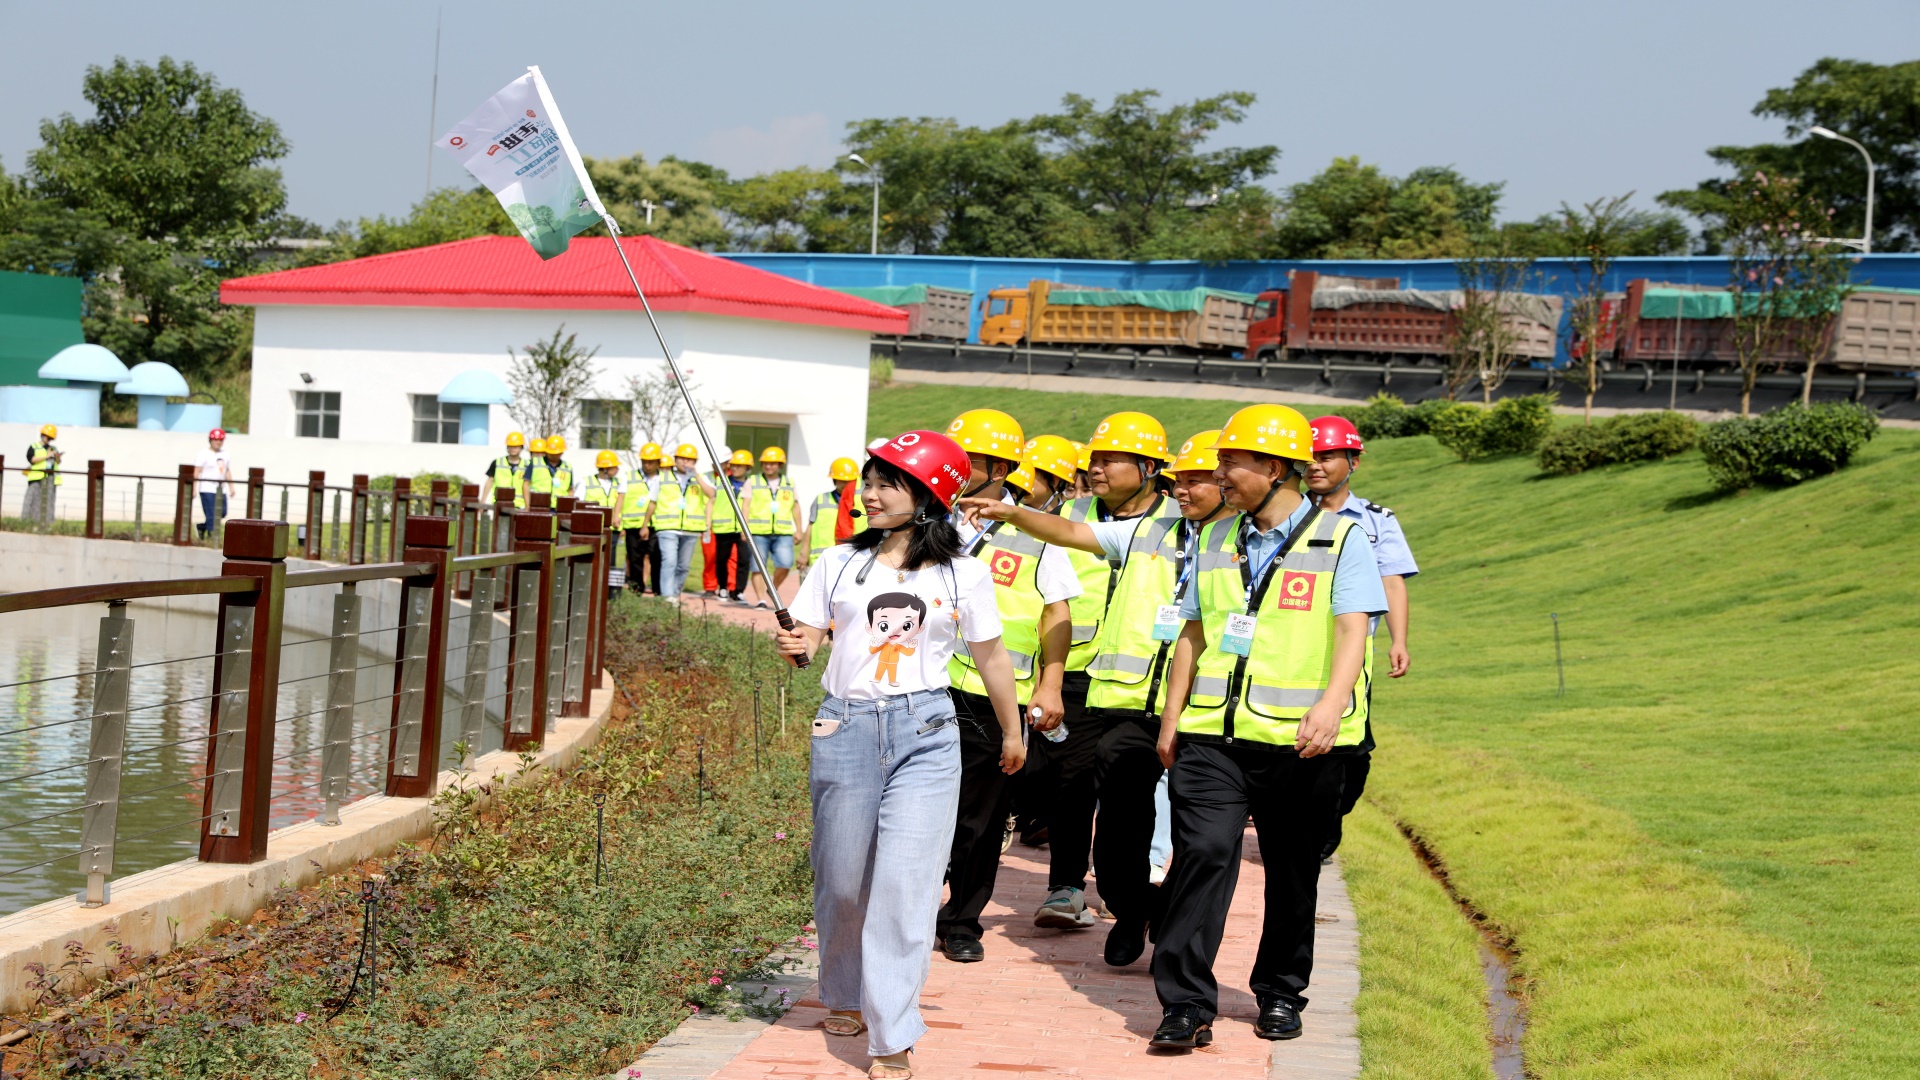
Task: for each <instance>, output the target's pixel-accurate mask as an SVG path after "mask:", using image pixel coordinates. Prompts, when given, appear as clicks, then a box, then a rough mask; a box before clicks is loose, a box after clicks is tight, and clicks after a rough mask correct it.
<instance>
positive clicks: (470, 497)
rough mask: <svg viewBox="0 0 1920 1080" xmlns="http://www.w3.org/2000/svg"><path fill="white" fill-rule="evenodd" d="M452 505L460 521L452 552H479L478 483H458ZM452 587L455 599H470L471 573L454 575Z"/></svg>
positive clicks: (462, 553) (466, 553)
mask: <svg viewBox="0 0 1920 1080" xmlns="http://www.w3.org/2000/svg"><path fill="white" fill-rule="evenodd" d="M449 501H451V500H449ZM453 506H454V509H455V510H456V512H457V513H458V514H459V521H460V528H459V529H458V542H457V543H456V544H455V546H454V554H455V555H478V554H480V485H479V484H462V485H460V498H459V500H458V501H457V502H453ZM453 589H454V593H453V595H454V598H455V599H457V600H466V599H470V598H471V597H472V596H473V575H472V574H471V573H466V574H457V575H455V576H454V579H453Z"/></svg>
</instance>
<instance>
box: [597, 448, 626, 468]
mask: <svg viewBox="0 0 1920 1080" xmlns="http://www.w3.org/2000/svg"><path fill="white" fill-rule="evenodd" d="M593 467H594V468H596V469H617V468H619V467H620V455H618V454H616V453H614V452H613V451H611V450H602V451H600V452H599V453H598V454H595V455H594V456H593Z"/></svg>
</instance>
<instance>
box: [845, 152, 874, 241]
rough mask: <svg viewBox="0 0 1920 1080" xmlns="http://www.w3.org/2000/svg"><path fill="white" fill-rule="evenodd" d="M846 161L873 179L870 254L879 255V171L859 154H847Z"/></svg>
mask: <svg viewBox="0 0 1920 1080" xmlns="http://www.w3.org/2000/svg"><path fill="white" fill-rule="evenodd" d="M847 160H848V161H852V162H857V163H859V165H860V167H861V168H863V169H865V170H867V173H868V175H870V176H872V177H873V249H872V252H871V253H872V254H874V255H878V254H880V170H878V169H876V168H874V167H873V166H872V165H871V164H869V163H868V162H867V159H866V158H863V157H861V156H860V155H859V154H848V155H847Z"/></svg>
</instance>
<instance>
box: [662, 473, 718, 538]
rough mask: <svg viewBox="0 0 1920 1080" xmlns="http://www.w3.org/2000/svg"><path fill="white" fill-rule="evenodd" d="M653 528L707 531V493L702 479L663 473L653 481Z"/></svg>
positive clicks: (671, 530) (670, 530) (674, 530)
mask: <svg viewBox="0 0 1920 1080" xmlns="http://www.w3.org/2000/svg"><path fill="white" fill-rule="evenodd" d="M653 498H654V502H655V503H657V504H658V505H656V506H655V507H654V509H653V527H654V528H656V529H660V530H664V531H666V532H705V531H706V530H707V493H706V491H704V490H703V489H702V488H701V487H700V482H699V481H698V480H695V479H693V478H692V477H687V478H686V479H684V480H682V479H681V478H680V477H679V476H677V475H675V476H671V477H669V476H667V475H666V474H664V473H662V474H661V479H660V480H659V481H658V482H657V483H655V484H654V491H653Z"/></svg>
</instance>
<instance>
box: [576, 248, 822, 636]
mask: <svg viewBox="0 0 1920 1080" xmlns="http://www.w3.org/2000/svg"><path fill="white" fill-rule="evenodd" d="M600 220H602V221H604V222H606V223H607V231H608V232H609V233H612V234H613V250H614V251H615V252H616V253H618V254H619V256H620V265H621V266H623V267H626V270H627V280H628V281H630V282H632V283H633V294H634V295H635V296H637V297H639V298H640V310H641V311H643V312H645V313H646V316H647V325H648V326H649V327H652V328H653V337H654V340H655V341H658V342H659V343H660V355H662V356H664V357H666V358H667V370H668V371H670V372H672V373H673V384H674V385H675V386H678V387H679V388H680V397H681V399H682V400H684V401H685V402H686V403H687V412H688V413H690V414H692V416H693V429H694V431H695V432H697V433H698V434H699V436H700V445H701V446H702V447H704V448H705V449H706V451H707V457H708V458H709V459H711V460H712V461H714V462H715V463H718V462H719V461H720V452H719V451H718V450H717V449H715V448H714V445H713V437H712V436H710V435H708V434H707V422H706V421H705V420H702V419H701V418H700V407H699V406H698V405H696V404H694V401H693V393H692V391H690V390H688V389H687V377H686V375H685V374H684V373H683V372H682V371H681V370H680V362H679V361H678V360H675V359H674V358H673V350H672V349H670V348H668V347H667V336H666V335H665V334H663V333H661V332H660V321H659V320H658V319H655V318H654V317H653V305H652V304H649V303H648V302H647V293H646V290H644V289H642V288H641V287H640V278H639V276H638V275H636V274H635V273H634V272H633V263H631V262H629V261H628V260H627V249H626V248H625V246H623V245H622V244H621V243H620V226H619V225H617V224H615V223H614V220H613V215H612V214H605V213H603V214H601V215H600ZM720 481H721V482H720V483H718V484H715V485H714V486H715V487H717V488H719V489H720V490H721V491H724V492H726V495H727V504H728V505H729V506H731V507H733V520H734V521H736V522H738V523H739V524H740V528H741V530H742V531H743V533H744V532H745V530H746V528H747V515H746V514H745V513H743V512H741V509H740V496H739V495H738V494H736V493H735V492H734V490H733V482H732V480H731V478H729V477H728V476H727V474H726V472H725V471H724V469H723V470H722V471H721V473H720ZM695 482H696V483H697V482H698V477H695ZM746 535H747V538H748V542H747V544H746V545H745V546H746V549H747V555H748V557H749V558H751V559H752V561H753V570H752V571H751V572H752V573H756V574H759V575H760V581H761V583H762V584H764V585H766V587H767V595H769V596H771V597H773V617H774V618H776V619H778V620H779V621H780V629H782V630H789V631H790V630H792V629H793V627H794V622H793V615H792V614H791V613H789V612H788V611H787V605H786V602H785V601H784V600H782V599H781V598H780V590H779V589H776V588H774V585H773V575H771V574H769V573H767V564H766V561H765V560H763V559H762V558H761V557H760V545H758V544H755V543H753V542H752V535H751V534H746ZM789 659H791V660H792V661H793V666H795V667H806V666H807V664H808V659H807V658H806V657H804V656H794V657H789Z"/></svg>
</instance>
